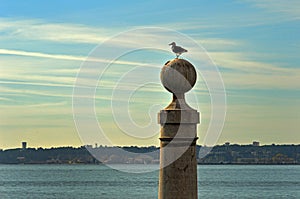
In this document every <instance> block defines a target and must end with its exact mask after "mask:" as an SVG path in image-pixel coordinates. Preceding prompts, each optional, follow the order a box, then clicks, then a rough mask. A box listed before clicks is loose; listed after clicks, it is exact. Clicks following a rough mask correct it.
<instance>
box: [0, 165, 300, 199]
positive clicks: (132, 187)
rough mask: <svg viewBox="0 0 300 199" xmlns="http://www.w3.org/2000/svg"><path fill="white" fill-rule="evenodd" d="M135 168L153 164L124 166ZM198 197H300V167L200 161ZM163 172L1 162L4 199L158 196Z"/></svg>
mask: <svg viewBox="0 0 300 199" xmlns="http://www.w3.org/2000/svg"><path fill="white" fill-rule="evenodd" d="M122 166H124V167H128V168H129V169H132V170H137V169H140V168H141V167H145V166H146V167H154V165H122ZM198 187H199V189H198V192H199V198H212V199H215V198H300V166H282V165H280V166H269V165H268V166H267V165H263V166H262V165H261V166H254V165H251V166H250V165H249V166H248V165H245V166H238V165H205V166H203V165H201V166H198ZM157 188H158V171H155V172H151V173H143V174H135V173H124V172H120V171H116V170H112V169H111V168H109V167H106V166H103V165H0V198H1V199H6V198H39V199H41V198H68V199H73V198H74V199H77V198H103V199H108V198H115V199H117V198H122V199H127V198H128V199H129V198H130V199H131V198H138V199H142V198H157Z"/></svg>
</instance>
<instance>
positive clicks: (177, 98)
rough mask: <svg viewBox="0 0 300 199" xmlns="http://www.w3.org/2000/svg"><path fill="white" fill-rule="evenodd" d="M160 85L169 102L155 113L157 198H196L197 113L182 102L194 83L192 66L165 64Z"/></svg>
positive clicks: (177, 60)
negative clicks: (156, 117) (158, 142)
mask: <svg viewBox="0 0 300 199" xmlns="http://www.w3.org/2000/svg"><path fill="white" fill-rule="evenodd" d="M160 78H161V82H162V84H163V86H164V87H165V88H166V89H167V90H168V91H169V92H171V93H173V100H172V102H171V103H170V104H169V105H168V106H167V107H166V108H165V109H164V110H161V111H160V113H159V114H158V121H159V123H160V124H161V130H160V138H159V139H160V175H159V192H158V198H159V199H176V198H178V199H184V198H187V199H195V198H197V197H198V196H197V188H198V187H197V160H196V140H197V139H198V137H197V124H198V123H199V113H198V112H197V110H194V109H192V108H191V107H190V106H188V104H187V103H186V101H185V98H184V93H186V92H187V91H189V90H190V89H191V88H192V87H193V86H194V85H195V83H196V79H197V73H196V71H195V68H194V66H193V65H192V64H191V63H189V62H188V61H186V60H183V59H174V60H171V61H168V62H167V63H166V64H165V66H164V67H163V68H162V71H161V76H160Z"/></svg>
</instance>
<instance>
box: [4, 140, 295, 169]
mask: <svg viewBox="0 0 300 199" xmlns="http://www.w3.org/2000/svg"><path fill="white" fill-rule="evenodd" d="M201 147H204V146H199V145H198V146H197V154H199V150H200V148H201ZM87 148H88V149H89V150H90V151H92V152H93V153H96V154H99V155H98V158H97V159H96V158H95V157H93V156H92V155H91V154H90V152H89V151H88V150H87ZM118 149H123V150H118ZM126 151H129V152H131V153H126ZM150 152H151V153H150ZM102 163H105V164H158V163H159V148H158V147H155V146H149V147H137V146H130V147H108V146H99V147H92V146H90V145H88V146H82V147H79V148H74V147H58V148H48V149H43V148H37V149H36V148H16V149H7V150H0V164H102ZM198 164H300V145H274V144H273V145H264V146H258V145H257V143H253V144H250V145H238V144H229V143H226V144H224V145H217V146H215V147H213V149H212V150H211V152H210V153H209V154H208V155H207V156H205V157H204V158H202V159H199V158H198Z"/></svg>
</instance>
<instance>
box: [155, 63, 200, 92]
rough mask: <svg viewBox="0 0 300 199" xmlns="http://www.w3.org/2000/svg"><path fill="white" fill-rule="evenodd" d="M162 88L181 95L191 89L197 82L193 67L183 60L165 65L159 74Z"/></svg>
mask: <svg viewBox="0 0 300 199" xmlns="http://www.w3.org/2000/svg"><path fill="white" fill-rule="evenodd" d="M160 80H161V82H162V84H163V86H164V87H165V88H166V89H167V90H168V91H169V92H171V93H175V94H183V93H186V92H188V91H189V90H191V89H192V88H193V86H194V85H195V83H196V80H197V73H196V70H195V68H194V66H193V65H192V64H191V63H190V62H188V61H186V60H184V59H173V60H171V61H168V62H167V63H165V65H164V67H163V68H162V70H161V73H160Z"/></svg>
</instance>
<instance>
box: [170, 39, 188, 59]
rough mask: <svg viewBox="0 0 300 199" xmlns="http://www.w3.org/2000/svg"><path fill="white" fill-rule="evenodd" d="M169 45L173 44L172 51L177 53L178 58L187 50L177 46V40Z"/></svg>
mask: <svg viewBox="0 0 300 199" xmlns="http://www.w3.org/2000/svg"><path fill="white" fill-rule="evenodd" d="M169 46H172V47H171V48H172V51H173V52H174V53H175V54H176V58H178V57H179V56H180V55H181V54H182V53H185V52H187V50H186V49H184V48H182V47H181V46H176V43H175V42H172V43H170V44H169Z"/></svg>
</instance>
